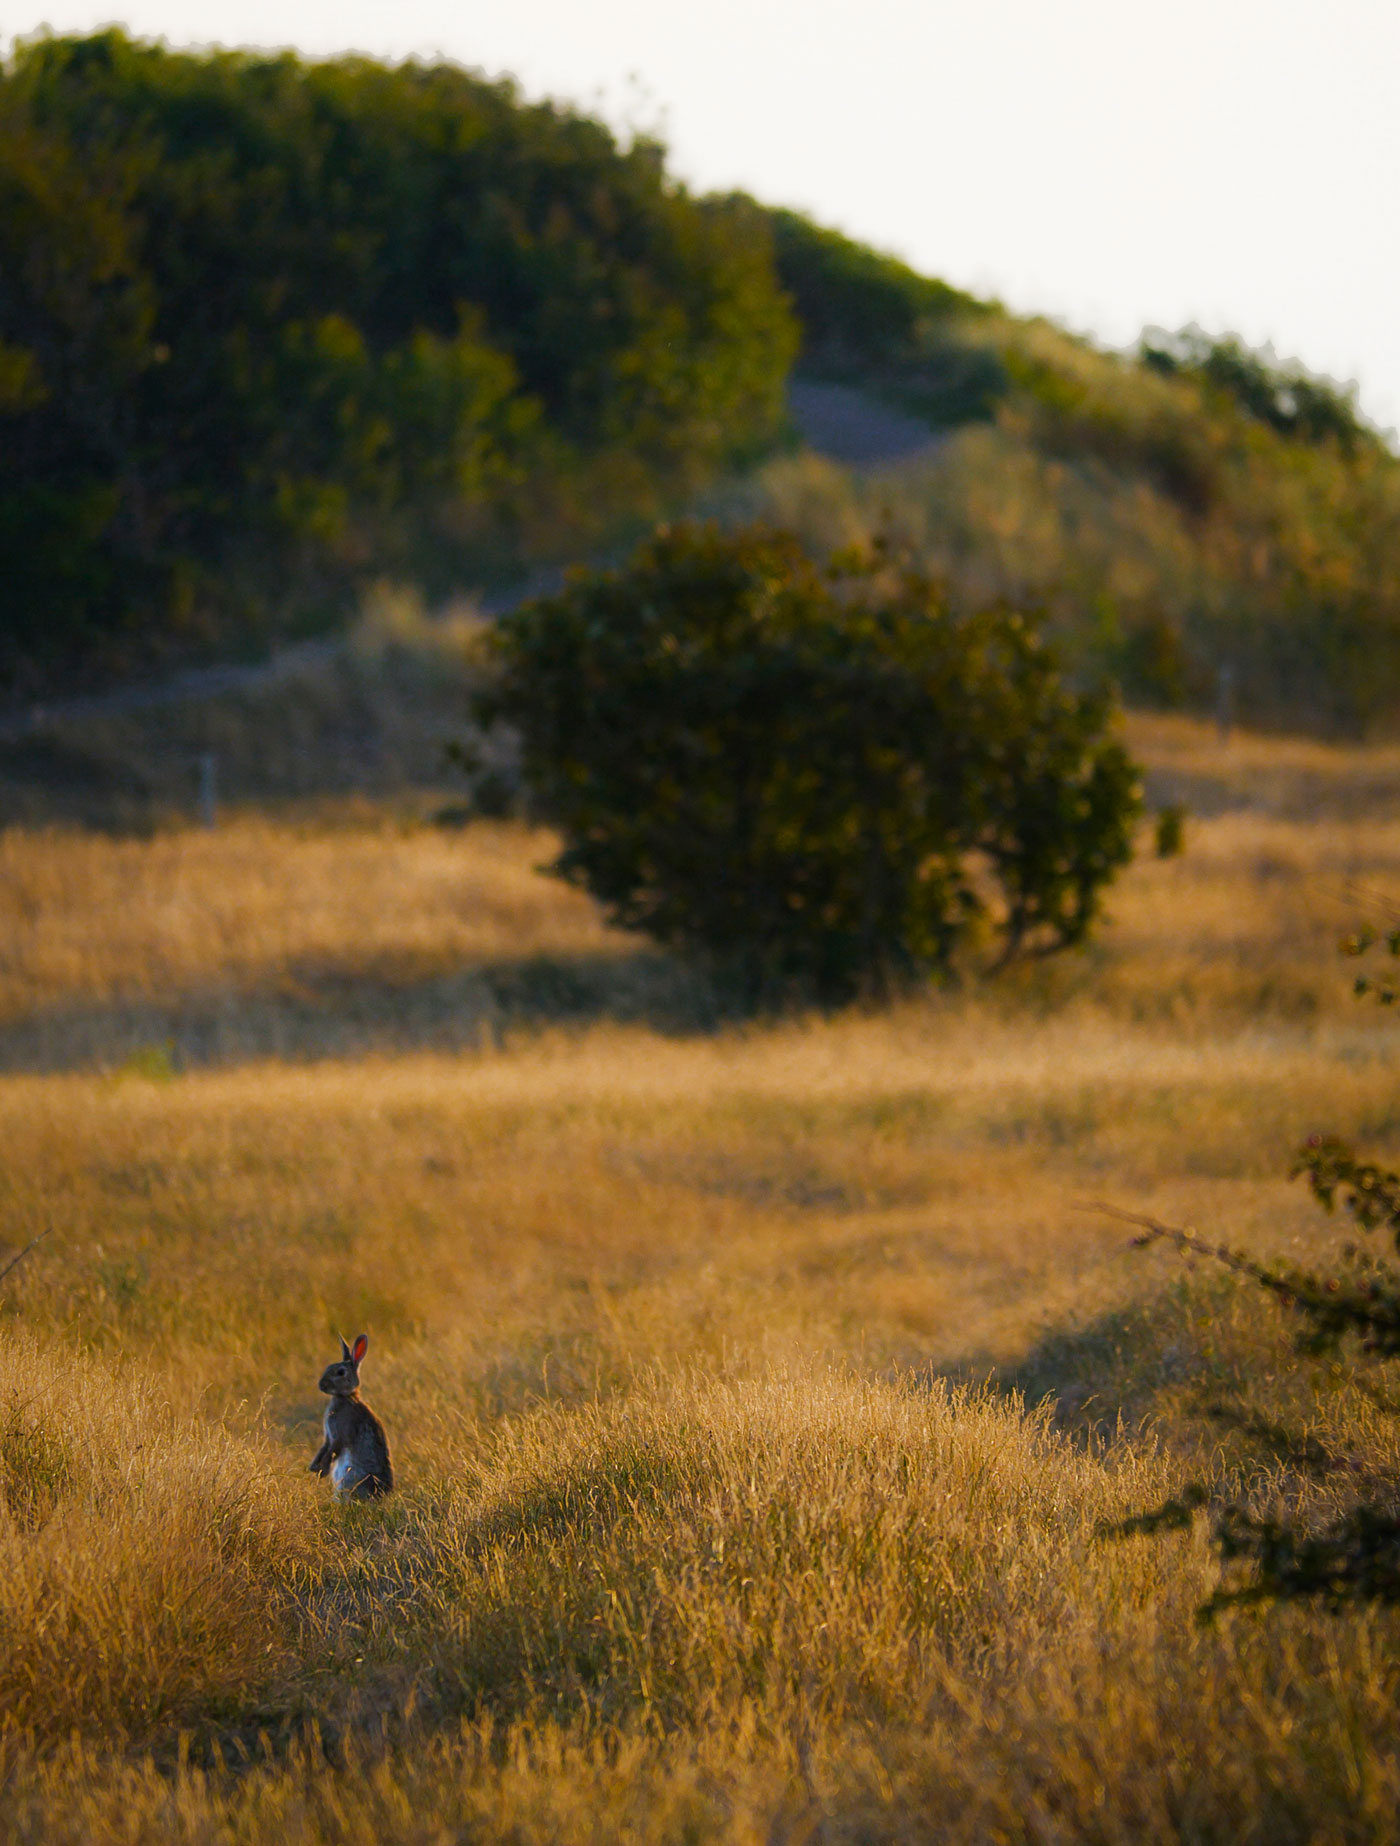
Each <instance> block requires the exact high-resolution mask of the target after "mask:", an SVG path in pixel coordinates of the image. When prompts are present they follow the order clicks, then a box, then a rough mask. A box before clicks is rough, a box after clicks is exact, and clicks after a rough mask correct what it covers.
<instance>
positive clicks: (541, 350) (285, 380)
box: [0, 31, 797, 685]
mask: <svg viewBox="0 0 1400 1846" xmlns="http://www.w3.org/2000/svg"><path fill="white" fill-rule="evenodd" d="M0 341H2V342H3V344H0V417H3V428H4V442H3V448H0V632H2V633H3V638H4V655H5V667H6V669H7V675H8V677H9V679H10V680H11V682H12V684H13V683H14V682H15V681H16V680H18V681H19V682H20V683H21V685H22V684H23V683H24V682H25V681H26V680H28V681H38V680H41V679H42V678H44V677H46V676H49V675H51V674H53V673H54V672H60V673H72V672H74V671H75V670H76V671H81V670H83V669H84V668H87V669H89V670H96V669H97V668H98V667H99V666H100V668H101V669H102V670H103V671H105V672H106V673H108V674H110V673H112V672H115V671H118V670H119V669H120V668H121V667H122V665H123V664H125V663H131V664H135V662H136V661H137V660H138V659H140V658H141V657H142V656H143V655H147V654H149V652H150V650H151V648H152V647H153V645H155V644H156V643H157V642H166V643H172V642H173V643H177V644H180V645H183V646H184V647H186V648H188V647H189V646H190V645H192V644H200V643H204V644H208V643H210V642H215V643H218V644H221V645H227V644H228V643H230V642H232V643H233V644H235V645H237V644H239V643H240V642H241V643H243V644H245V645H255V644H256V643H258V642H260V641H265V639H266V638H267V636H268V634H269V633H270V632H275V631H277V630H279V629H280V630H286V629H287V628H289V627H290V628H296V627H306V626H313V625H317V624H321V623H324V622H326V621H328V620H330V619H331V618H333V617H334V615H335V614H336V613H337V612H339V611H341V610H343V609H344V608H345V606H346V605H347V603H348V601H349V598H350V596H351V594H352V593H353V591H354V589H355V587H356V586H357V584H359V583H361V582H363V580H364V579H365V578H366V576H372V575H376V574H382V573H390V574H394V575H400V576H406V577H412V578H416V579H419V580H421V581H422V582H424V584H425V586H426V587H427V588H428V590H429V591H430V593H431V592H433V591H437V590H440V589H442V588H443V587H445V586H446V585H448V584H451V583H456V582H460V581H461V580H462V577H463V575H464V574H466V576H467V577H468V579H469V580H475V581H478V582H479V581H480V580H481V579H482V577H483V575H484V576H487V577H489V576H490V575H492V574H493V573H495V574H509V573H511V572H513V571H518V570H519V568H520V566H521V565H522V563H524V562H530V561H538V560H540V559H541V558H550V557H559V556H567V555H569V554H570V553H571V552H573V553H577V552H578V551H579V550H583V549H586V548H587V547H588V546H589V545H591V544H596V543H597V541H598V539H599V537H600V536H601V535H603V534H612V533H614V532H616V530H617V529H618V527H619V526H620V525H621V524H622V523H624V522H626V521H628V520H632V521H645V520H648V519H650V518H653V517H655V516H656V515H657V514H658V513H659V512H661V511H663V510H664V509H665V508H666V507H667V506H670V505H673V504H675V503H676V502H677V501H678V500H680V499H683V498H684V496H685V495H686V494H688V493H690V492H691V491H693V490H694V488H695V487H696V486H697V485H699V484H700V483H702V482H703V481H706V480H709V479H712V478H713V477H714V475H715V474H716V473H717V472H718V471H719V470H721V469H723V468H726V467H730V466H733V465H734V464H736V463H737V462H740V461H742V460H743V459H745V458H746V457H750V456H752V455H753V454H754V453H756V452H757V451H759V450H760V449H761V448H762V447H763V446H764V445H766V444H771V443H772V441H773V439H774V437H775V435H776V433H777V431H778V429H779V428H780V426H781V421H782V414H783V410H782V405H783V397H782V393H783V384H784V380H785V378H786V375H787V371H788V367H789V365H790V362H791V359H792V355H793V352H794V350H795V347H796V343H797V332H796V328H795V325H794V322H793V319H792V316H791V313H790V311H789V309H788V307H787V305H786V303H785V302H784V300H783V297H782V294H781V292H780V290H779V287H778V283H777V279H776V276H775V274H774V269H773V260H772V249H771V238H770V234H769V230H768V226H767V223H766V220H765V218H764V216H763V214H762V213H761V212H760V211H759V210H758V209H757V208H756V207H754V206H751V205H748V204H746V203H744V202H742V201H738V200H696V199H693V198H691V197H690V196H689V195H688V194H687V193H686V192H685V190H684V189H683V188H682V187H680V186H678V185H676V184H674V183H673V182H672V181H671V180H669V179H668V177H667V176H666V173H665V170H664V166H663V160H662V154H661V150H660V149H659V148H657V147H656V146H654V145H653V144H651V143H649V142H646V141H637V142H635V143H634V144H633V145H631V146H630V147H622V146H619V145H618V143H617V142H616V140H615V139H614V138H613V136H612V135H610V134H609V133H608V131H607V130H606V129H605V128H603V127H602V126H600V125H599V124H598V123H596V122H593V121H590V120H588V119H587V118H585V117H583V116H580V115H577V114H575V113H573V112H571V111H569V110H566V109H561V108H556V107H554V106H553V105H550V104H538V105H527V104H525V103H524V102H522V101H521V99H520V98H519V97H518V95H517V94H516V92H515V91H514V89H513V88H512V87H511V86H510V84H508V83H488V82H485V81H483V80H482V79H480V78H478V77H474V76H471V75H469V74H467V73H466V72H464V71H461V70H458V69H456V68H454V67H451V66H448V65H434V66H424V65H412V64H411V65H403V66H399V67H396V68H386V67H384V66H382V65H377V64H374V63H372V62H369V61H367V60H363V59H342V60H336V61H333V62H327V63H309V62H303V61H301V60H299V59H297V58H295V57H293V56H289V55H285V56H279V57H274V58H263V57H254V56H248V55H244V54H229V53H219V54H215V55H211V56H193V55H189V54H184V53H176V52H170V51H167V50H164V49H161V48H158V47H154V46H149V45H140V44H135V43H133V42H131V41H130V40H128V39H126V38H125V37H124V36H123V35H122V34H121V33H119V32H115V31H111V32H105V33H103V34H101V35H100V36H98V37H94V38H89V39H41V40H38V41H35V42H33V43H31V44H30V45H28V46H27V47H25V48H23V49H21V50H20V51H19V52H18V53H17V54H16V56H15V58H14V60H13V61H12V63H11V64H10V66H9V67H8V69H7V70H6V72H5V73H4V78H3V82H0Z"/></svg>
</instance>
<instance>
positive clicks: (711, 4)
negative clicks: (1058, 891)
mask: <svg viewBox="0 0 1400 1846" xmlns="http://www.w3.org/2000/svg"><path fill="white" fill-rule="evenodd" d="M112 22H116V23H119V24H122V25H124V26H125V27H126V28H127V29H128V30H129V31H131V32H133V33H135V34H137V35H139V36H143V37H163V38H165V39H166V40H167V41H168V42H169V43H170V44H172V45H180V46H184V45H198V44H222V45H245V46H267V47H270V46H284V45H291V46H294V47H296V48H297V49H299V50H300V51H302V52H306V53H312V54H325V53H331V52H337V51H345V50H358V51H365V52H370V53H373V54H375V55H377V56H382V57H394V58H399V57H406V56H410V55H417V56H428V57H432V56H438V55H441V56H446V57H449V58H452V59H455V60H456V61H457V62H459V63H462V64H465V65H468V66H471V67H474V68H477V69H480V70H483V71H485V72H486V73H487V74H488V75H492V76H498V75H502V74H506V73H509V74H511V75H513V76H515V77H516V78H517V79H518V80H519V81H520V83H521V85H522V86H523V88H524V90H525V92H526V94H527V95H529V96H543V95H550V96H556V97H560V98H564V99H567V100H569V101H572V102H576V103H581V104H583V105H585V106H587V107H589V108H591V109H593V110H594V111H596V112H598V113H601V114H602V115H604V116H605V117H606V118H607V119H608V120H610V121H611V122H613V123H614V124H615V125H621V126H627V125H635V126H639V127H642V128H645V129H648V130H655V129H660V131H661V133H662V135H663V137H664V139H665V140H666V141H667V142H668V144H669V145H670V148H671V150H672V157H671V165H672V169H673V171H674V172H676V173H677V174H678V175H679V176H680V177H681V178H682V179H684V180H685V181H686V182H687V183H688V184H690V185H692V186H694V187H696V188H698V189H703V190H708V189H711V188H730V187H742V188H744V189H745V190H746V191H749V192H752V193H754V194H756V195H757V196H758V197H759V198H761V199H764V200H766V201H768V202H770V203H774V204H786V205H795V206H798V207H800V208H801V209H803V210H805V211H809V212H811V213H812V214H813V215H814V216H816V217H817V218H819V219H821V220H822V221H823V222H825V223H828V224H833V225H836V226H837V227H839V228H840V229H842V230H844V231H847V232H849V233H850V234H851V235H853V236H856V237H860V238H862V239H864V240H866V241H868V242H871V243H874V244H877V245H879V246H880V247H881V248H883V249H887V250H890V251H893V252H895V253H896V254H897V255H900V256H902V257H904V258H906V259H907V260H908V261H909V262H911V263H913V264H914V265H915V266H916V267H917V268H919V269H922V270H925V271H927V272H928V273H930V274H933V275H938V276H942V277H945V278H946V279H947V280H948V281H950V282H953V283H956V284H958V285H960V286H962V287H965V288H971V289H974V290H976V291H978V292H979V293H984V294H994V295H998V296H1000V297H1001V299H1002V300H1004V301H1005V302H1006V303H1007V304H1008V305H1009V306H1011V307H1013V308H1015V309H1017V310H1021V311H1027V312H1039V313H1045V314H1049V315H1051V316H1053V317H1054V318H1056V319H1057V320H1060V321H1062V322H1063V323H1064V324H1065V325H1067V326H1069V327H1072V328H1074V329H1076V330H1077V331H1080V332H1085V333H1090V334H1093V335H1094V336H1096V337H1097V338H1099V339H1100V340H1103V341H1105V342H1107V343H1109V344H1113V345H1127V344H1129V343H1130V342H1132V341H1133V340H1135V339H1136V337H1137V335H1138V333H1139V332H1140V330H1141V329H1142V327H1143V326H1144V325H1146V324H1158V325H1163V326H1168V327H1177V326H1180V325H1182V324H1184V323H1185V322H1188V321H1198V322H1199V323H1200V324H1201V325H1202V326H1204V327H1206V328H1207V329H1209V330H1211V331H1223V330H1230V331H1233V332H1237V333H1239V334H1241V335H1243V337H1244V338H1245V339H1247V340H1248V341H1249V342H1250V343H1251V344H1260V343H1262V342H1264V341H1272V342H1273V344H1274V346H1275V348H1276V349H1277V351H1278V353H1279V354H1280V355H1281V356H1282V357H1293V358H1298V359H1301V360H1302V361H1303V363H1304V364H1305V365H1307V366H1308V367H1309V368H1310V369H1312V370H1313V371H1318V372H1324V373H1328V374H1330V375H1331V376H1332V377H1334V378H1337V379H1339V380H1347V379H1355V380H1357V381H1358V383H1359V385H1360V396H1361V405H1362V408H1363V410H1365V411H1366V412H1367V414H1368V415H1370V416H1371V417H1373V418H1374V419H1375V420H1376V421H1377V422H1379V423H1380V424H1382V425H1383V426H1384V427H1387V428H1391V429H1394V428H1395V427H1396V426H1400V0H1174V3H1173V4H1171V5H1169V6H1148V5H1144V4H1142V3H1141V0H964V3H963V4H960V5H954V4H949V0H707V3H706V4H704V5H697V4H686V5H680V4H677V3H676V0H495V3H494V4H490V5H487V4H484V3H483V0H393V4H385V3H384V0H377V3H374V4H371V3H370V0H124V3H123V0H105V3H104V0H32V6H31V5H30V4H28V0H26V3H25V4H23V5H22V4H19V3H18V0H0V31H3V34H4V36H5V41H6V43H7V44H8V43H9V42H10V41H12V40H13V38H14V37H15V36H16V35H19V36H27V35H28V34H30V33H32V32H34V31H36V30H37V29H38V28H39V27H41V26H43V25H49V26H51V27H53V29H54V30H56V31H79V30H83V31H85V30H90V29H93V28H95V27H97V26H99V25H103V24H108V23H112Z"/></svg>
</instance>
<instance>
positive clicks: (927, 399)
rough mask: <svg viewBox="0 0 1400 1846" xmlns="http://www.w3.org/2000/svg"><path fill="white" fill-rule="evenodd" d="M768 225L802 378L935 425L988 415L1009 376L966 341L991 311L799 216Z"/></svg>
mask: <svg viewBox="0 0 1400 1846" xmlns="http://www.w3.org/2000/svg"><path fill="white" fill-rule="evenodd" d="M769 217H770V222H771V224H772V227H773V243H774V250H775V253H776V256H777V263H778V275H779V278H780V279H781V281H782V285H783V287H784V288H785V289H786V290H787V291H788V293H789V295H790V296H791V297H792V302H793V306H794V307H795V308H796V310H797V317H798V320H799V321H800V322H801V325H802V351H801V355H800V360H799V363H800V365H801V367H802V369H803V371H805V372H808V373H810V374H811V375H813V376H814V377H822V378H830V379H833V380H835V381H837V382H842V381H847V382H851V383H856V384H861V385H864V386H866V387H867V388H870V389H874V390H876V391H878V392H879V393H880V394H881V395H884V396H887V397H889V398H891V399H892V400H893V401H895V402H897V403H899V404H901V405H903V406H904V407H906V408H908V409H910V410H912V411H914V412H915V413H916V414H918V415H921V416H924V417H926V418H927V419H928V421H929V422H930V423H933V424H943V425H952V424H958V423H969V422H975V421H977V420H979V419H981V418H984V417H987V416H990V415H991V413H992V411H993V409H994V407H995V405H996V403H997V400H998V399H999V398H1000V397H1001V396H1002V395H1003V393H1004V392H1005V390H1006V387H1007V383H1008V380H1007V374H1006V371H1005V368H1004V367H1003V365H1002V363H1001V361H1000V359H999V358H998V357H997V356H996V354H995V353H994V352H993V351H992V350H991V349H990V347H988V346H984V345H981V344H979V343H977V342H976V341H971V340H969V339H968V338H967V337H966V329H967V327H968V326H969V325H970V324H973V323H975V322H976V321H977V320H978V319H979V318H980V317H982V316H984V315H985V314H986V313H987V305H986V303H984V302H981V301H979V300H977V299H976V297H975V296H972V295H965V294H963V293H962V292H961V291H960V290H958V289H955V288H950V287H949V286H948V284H947V283H946V282H939V281H935V280H934V279H933V278H932V277H929V276H921V275H919V274H918V272H917V271H916V270H913V269H910V268H909V267H908V265H907V264H905V263H901V262H900V261H899V260H898V259H897V258H896V257H892V256H884V255H882V254H881V253H880V252H879V251H877V250H871V249H869V248H867V246H866V245H864V244H858V243H855V242H853V240H852V239H851V238H849V237H843V236H842V235H841V233H840V232H839V231H832V230H828V229H827V228H825V227H824V226H822V225H818V224H814V223H813V222H812V221H811V219H810V218H804V217H803V216H802V215H801V213H800V212H793V211H774V212H771V213H770V214H769Z"/></svg>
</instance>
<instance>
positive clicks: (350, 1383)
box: [320, 1333, 369, 1397]
mask: <svg viewBox="0 0 1400 1846" xmlns="http://www.w3.org/2000/svg"><path fill="white" fill-rule="evenodd" d="M368 1350H369V1335H368V1334H367V1333H362V1334H361V1335H360V1336H359V1338H358V1339H357V1340H356V1341H355V1344H354V1346H353V1348H352V1347H349V1346H347V1345H346V1344H345V1340H344V1337H343V1336H342V1338H341V1342H340V1357H339V1358H338V1359H337V1360H336V1361H335V1363H334V1364H333V1365H328V1366H327V1367H326V1369H325V1371H324V1372H322V1374H321V1384H320V1389H321V1390H323V1391H324V1392H325V1393H326V1395H327V1397H349V1396H350V1395H351V1393H352V1392H354V1391H358V1390H359V1388H360V1361H361V1359H363V1358H364V1356H365V1354H366V1352H367V1351H368Z"/></svg>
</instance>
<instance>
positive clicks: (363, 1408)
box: [311, 1333, 394, 1500]
mask: <svg viewBox="0 0 1400 1846" xmlns="http://www.w3.org/2000/svg"><path fill="white" fill-rule="evenodd" d="M368 1349H369V1335H368V1334H367V1333H362V1334H361V1335H360V1336H359V1338H358V1339H357V1340H356V1341H355V1346H354V1350H353V1351H352V1350H351V1348H350V1347H348V1346H347V1345H346V1344H345V1340H344V1337H343V1336H342V1338H341V1342H340V1353H341V1356H340V1358H339V1359H338V1360H337V1361H336V1362H335V1363H334V1364H333V1365H328V1366H327V1367H326V1369H325V1371H324V1372H322V1374H321V1385H320V1388H321V1390H323V1391H324V1392H325V1393H326V1394H327V1396H328V1397H329V1398H330V1400H331V1401H330V1402H329V1404H327V1405H326V1420H325V1431H326V1439H325V1441H324V1442H323V1443H322V1444H321V1446H320V1448H319V1449H317V1451H316V1453H315V1455H314V1456H313V1458H312V1461H311V1472H312V1473H313V1474H328V1475H329V1476H330V1477H331V1488H332V1491H333V1492H334V1494H335V1497H336V1499H337V1500H342V1499H356V1500H369V1499H375V1498H377V1497H378V1496H379V1495H380V1494H386V1493H390V1492H392V1490H393V1486H394V1464H393V1463H392V1462H391V1461H390V1459H389V1438H388V1437H387V1436H386V1435H385V1434H384V1425H383V1424H382V1423H381V1422H380V1421H379V1418H378V1417H377V1416H376V1415H375V1414H374V1412H373V1411H372V1410H371V1409H370V1407H369V1405H368V1404H367V1403H366V1402H365V1401H364V1399H363V1398H362V1397H361V1396H360V1362H361V1360H362V1359H363V1358H364V1356H365V1353H366V1352H367V1351H368Z"/></svg>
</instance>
